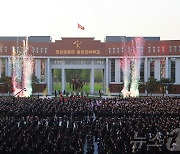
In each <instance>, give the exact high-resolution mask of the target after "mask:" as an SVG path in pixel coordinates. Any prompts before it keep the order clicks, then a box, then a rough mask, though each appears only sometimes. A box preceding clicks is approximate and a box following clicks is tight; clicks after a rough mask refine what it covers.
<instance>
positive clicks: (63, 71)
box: [61, 68, 66, 93]
mask: <svg viewBox="0 0 180 154" xmlns="http://www.w3.org/2000/svg"><path fill="white" fill-rule="evenodd" d="M61 78H62V93H64V90H66V73H65V69H64V68H62V72H61Z"/></svg>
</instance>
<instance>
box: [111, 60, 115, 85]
mask: <svg viewBox="0 0 180 154" xmlns="http://www.w3.org/2000/svg"><path fill="white" fill-rule="evenodd" d="M111 82H115V59H111Z"/></svg>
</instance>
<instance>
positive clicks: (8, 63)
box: [7, 57, 11, 77]
mask: <svg viewBox="0 0 180 154" xmlns="http://www.w3.org/2000/svg"><path fill="white" fill-rule="evenodd" d="M7 76H9V77H11V58H10V57H8V59H7Z"/></svg>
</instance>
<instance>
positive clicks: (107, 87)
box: [105, 58, 109, 93]
mask: <svg viewBox="0 0 180 154" xmlns="http://www.w3.org/2000/svg"><path fill="white" fill-rule="evenodd" d="M105 75H106V78H105V79H106V93H107V92H108V89H109V60H108V58H106V71H105Z"/></svg>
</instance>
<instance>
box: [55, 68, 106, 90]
mask: <svg viewBox="0 0 180 154" xmlns="http://www.w3.org/2000/svg"><path fill="white" fill-rule="evenodd" d="M64 71H65V80H64V81H65V92H72V91H83V92H90V89H91V69H65V70H64ZM103 76H104V71H103V69H94V92H95V93H98V92H99V90H100V91H103V89H104V86H103V85H104V81H103V79H104V78H103ZM52 77H53V78H52V81H53V87H52V90H53V93H54V92H55V90H56V91H62V69H53V71H52Z"/></svg>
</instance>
